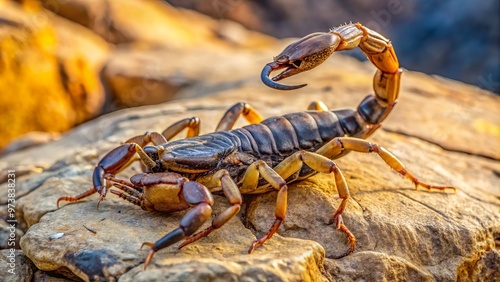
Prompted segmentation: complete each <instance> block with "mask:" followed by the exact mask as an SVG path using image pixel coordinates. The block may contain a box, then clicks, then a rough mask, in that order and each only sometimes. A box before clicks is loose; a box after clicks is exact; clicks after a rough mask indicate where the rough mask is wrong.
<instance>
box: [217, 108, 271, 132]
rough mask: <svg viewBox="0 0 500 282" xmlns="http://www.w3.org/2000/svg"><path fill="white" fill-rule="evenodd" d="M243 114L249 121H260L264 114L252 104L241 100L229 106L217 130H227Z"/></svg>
mask: <svg viewBox="0 0 500 282" xmlns="http://www.w3.org/2000/svg"><path fill="white" fill-rule="evenodd" d="M240 115H243V117H244V118H245V119H246V120H247V121H248V122H249V123H252V124H253V123H260V122H261V121H262V116H261V115H260V114H259V113H258V112H257V111H256V110H255V109H254V108H252V106H250V105H249V104H247V103H245V102H239V103H236V104H234V105H233V106H232V107H231V108H229V109H228V110H227V111H226V113H224V116H223V117H222V118H221V120H220V122H219V124H218V125H217V128H216V129H215V131H227V130H230V129H232V128H233V126H234V124H235V123H236V120H237V119H238V118H239V117H240Z"/></svg>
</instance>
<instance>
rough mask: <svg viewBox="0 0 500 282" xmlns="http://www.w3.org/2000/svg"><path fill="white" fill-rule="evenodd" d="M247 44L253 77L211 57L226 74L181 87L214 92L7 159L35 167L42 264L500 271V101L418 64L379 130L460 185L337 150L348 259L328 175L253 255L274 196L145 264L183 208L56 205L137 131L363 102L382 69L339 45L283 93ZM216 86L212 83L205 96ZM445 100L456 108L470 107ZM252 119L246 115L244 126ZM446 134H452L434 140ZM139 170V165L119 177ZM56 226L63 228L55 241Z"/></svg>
mask: <svg viewBox="0 0 500 282" xmlns="http://www.w3.org/2000/svg"><path fill="white" fill-rule="evenodd" d="M276 50H278V52H279V50H280V47H277V49H276ZM275 53H276V52H275ZM266 54H267V53H266ZM238 55H239V56H238V57H241V58H243V57H245V58H246V59H241V60H247V62H249V63H248V64H247V65H246V71H247V73H246V74H245V73H244V72H242V71H241V72H240V73H238V72H236V71H235V75H234V76H227V75H225V74H226V73H227V72H231V71H232V69H231V68H229V66H224V67H223V68H221V69H218V68H212V69H211V70H212V75H213V76H217V73H219V74H224V75H219V76H218V77H219V79H220V82H217V83H216V82H213V83H211V80H208V81H205V82H199V81H195V82H193V83H192V84H190V85H189V86H186V87H185V88H184V89H183V90H181V91H180V93H179V94H180V95H184V94H186V96H189V95H193V96H196V95H198V96H200V95H201V96H203V94H204V93H205V95H208V94H209V93H211V92H212V91H213V92H216V93H218V94H216V95H210V96H206V97H201V98H196V99H186V100H179V101H175V102H169V103H166V104H162V105H157V106H149V107H142V108H136V109H129V110H124V111H120V112H117V113H113V114H109V115H106V116H104V117H101V118H98V119H96V120H94V121H92V122H89V123H87V124H84V125H82V126H79V127H78V128H76V129H74V130H73V131H72V132H70V133H68V134H67V135H66V136H64V137H62V138H61V139H59V140H58V141H55V142H51V143H49V144H46V145H42V146H39V147H37V148H32V149H28V150H25V151H21V152H18V153H14V154H11V155H8V156H5V157H3V158H2V159H0V167H1V168H2V169H7V168H16V167H17V166H19V167H21V168H22V169H24V171H27V172H26V174H25V175H21V176H18V187H17V191H16V193H17V199H18V201H17V210H16V212H17V216H18V220H19V222H20V224H19V226H21V227H22V226H25V228H22V229H24V231H26V234H25V235H24V236H23V237H22V239H21V248H22V249H23V251H24V252H25V253H26V255H27V256H28V257H29V258H30V259H32V260H33V262H34V263H35V265H36V266H37V267H38V268H39V269H41V270H43V271H48V272H54V273H59V274H62V275H65V276H67V277H69V278H76V277H79V278H81V279H83V280H95V279H97V280H114V279H120V280H122V281H131V280H134V281H136V280H139V281H149V280H155V279H156V280H168V279H170V281H176V280H183V279H197V280H200V281H209V280H211V279H214V277H217V279H219V280H221V281H235V280H249V281H252V280H257V281H262V280H269V281H285V280H287V281H304V280H320V281H321V280H324V281H333V280H342V281H354V280H383V279H385V280H400V281H403V280H406V281H422V280H423V281H425V280H427V281H431V280H441V281H453V280H463V281H467V280H488V279H489V280H492V279H495V277H498V275H499V273H498V257H499V249H498V240H499V238H500V216H499V214H500V200H499V197H500V191H499V189H498V185H497V183H498V171H499V170H500V167H499V163H498V151H497V149H496V147H495V144H497V143H496V142H498V138H499V135H498V131H496V130H484V127H474V126H473V125H474V124H475V123H476V121H478V120H479V121H480V123H481V124H483V125H487V126H486V128H495V127H494V126H495V125H496V124H498V123H499V121H498V117H499V115H498V110H497V109H498V104H499V101H498V100H499V99H498V97H495V96H492V95H491V94H489V93H486V92H483V91H480V90H477V89H475V88H473V87H470V86H467V85H462V84H460V83H456V82H451V81H446V80H439V79H435V78H431V77H427V76H424V75H422V74H418V73H411V72H407V73H405V75H404V78H403V85H402V86H403V87H402V92H401V99H400V101H399V104H398V106H397V108H396V109H395V110H394V113H393V115H391V116H390V117H389V118H388V120H387V122H386V124H385V125H384V128H385V130H379V131H378V132H377V133H376V134H375V135H374V136H373V138H372V141H374V142H377V143H379V144H382V145H383V146H385V147H386V148H388V149H389V150H391V151H392V152H393V153H394V154H395V155H397V156H398V157H399V158H400V159H401V160H402V161H403V162H404V163H405V164H406V165H407V167H408V169H409V170H410V171H413V172H414V173H415V174H416V175H417V176H418V177H419V178H420V179H422V180H425V181H427V182H431V183H436V184H450V185H453V186H456V187H457V188H458V192H457V193H456V194H453V193H449V192H448V193H440V192H430V193H429V192H426V191H415V190H414V189H413V187H412V185H411V183H408V182H407V181H405V180H404V179H401V178H400V177H398V176H397V175H396V174H395V173H394V172H391V171H390V169H389V168H388V167H387V166H386V165H385V164H384V163H383V161H381V160H380V159H379V158H378V157H377V156H374V155H368V154H355V153H352V154H349V155H348V156H346V157H344V158H342V159H339V160H338V161H337V164H338V166H339V167H340V168H341V169H342V170H343V172H344V174H345V175H346V179H347V181H348V184H349V185H350V191H351V195H352V198H351V200H350V201H349V203H348V205H347V208H346V211H345V213H344V221H345V223H346V225H347V226H348V227H349V228H350V229H351V231H352V232H353V233H354V234H355V235H356V236H357V239H358V243H357V249H356V251H355V252H354V253H353V254H352V255H350V256H347V257H345V258H343V259H340V260H334V259H329V258H325V256H326V257H330V256H334V255H336V254H339V253H340V252H342V251H344V250H345V249H346V248H347V245H346V242H345V238H344V236H343V235H342V234H341V233H340V232H338V231H336V230H335V229H334V228H333V227H332V226H330V225H326V222H328V220H329V217H330V216H331V214H332V213H333V211H334V209H335V207H336V206H337V205H338V203H339V202H338V196H337V194H336V190H335V187H334V184H333V182H332V180H331V177H330V176H328V175H317V176H315V177H313V178H311V179H308V180H306V181H302V182H299V183H297V184H294V185H292V187H291V188H290V193H289V198H288V202H289V208H288V212H287V219H286V221H285V223H284V225H283V226H282V227H281V228H280V230H279V231H278V233H279V235H276V236H275V237H273V238H272V239H271V240H270V241H268V242H267V243H266V244H265V245H264V246H262V247H260V248H258V249H257V250H256V251H255V252H254V253H252V254H250V255H248V254H247V253H246V250H247V249H248V247H249V245H250V243H251V242H252V241H253V240H255V238H256V237H258V236H260V235H262V234H263V232H265V231H266V230H267V228H269V226H270V224H271V223H272V221H273V219H274V202H275V193H268V194H264V195H259V196H257V197H255V198H254V199H252V200H251V201H249V202H248V208H247V209H246V215H241V216H240V217H238V218H234V219H232V220H231V221H230V222H229V223H228V224H227V225H226V226H224V227H223V228H221V229H220V230H218V231H216V232H214V233H213V234H211V235H210V236H209V237H207V238H204V239H202V240H200V241H198V242H196V243H194V244H192V245H189V246H187V247H185V248H184V249H182V250H177V248H176V247H175V246H172V247H169V248H167V249H165V250H163V251H160V252H158V253H157V254H156V255H155V257H154V259H153V261H152V263H151V265H150V266H149V268H148V269H147V270H146V271H144V270H142V269H143V262H144V259H145V256H146V254H147V251H146V250H139V247H140V245H141V244H142V242H145V241H155V240H157V239H158V238H160V237H161V236H163V235H164V234H166V233H167V232H168V231H170V230H172V229H174V228H175V227H176V226H177V224H178V222H179V220H180V218H181V217H182V215H183V214H184V212H180V213H174V214H160V213H149V212H145V211H142V210H140V209H139V208H137V207H135V206H133V205H131V204H129V203H126V202H124V201H122V200H120V199H117V198H116V197H113V195H109V196H108V197H107V198H106V200H105V201H104V202H103V203H101V206H100V209H99V210H97V209H96V208H95V204H96V196H92V197H89V199H88V200H86V201H83V202H81V203H75V204H67V205H64V206H63V207H62V208H60V209H56V199H57V198H58V197H60V196H63V195H68V194H69V195H74V194H78V193H80V192H82V191H84V190H86V189H88V188H89V187H90V185H91V180H90V179H91V172H92V168H93V166H94V165H95V164H96V163H97V162H98V160H99V158H100V157H102V156H103V155H104V154H105V153H106V152H107V151H109V150H110V149H112V148H114V147H116V146H117V145H118V144H120V142H121V141H123V140H125V139H127V138H128V137H130V136H134V135H138V134H141V133H143V132H144V131H147V130H150V131H152V130H155V131H161V130H162V129H163V128H164V127H166V126H167V125H168V124H171V123H172V122H174V121H176V120H179V119H181V118H185V117H189V116H198V117H200V119H201V120H202V131H203V132H205V133H206V132H210V131H211V130H212V129H213V127H214V126H215V124H216V123H217V121H218V119H219V118H220V116H221V115H222V113H223V111H224V110H225V109H226V108H227V107H228V106H230V105H232V104H234V103H235V102H238V101H247V102H249V103H251V104H252V105H253V106H254V107H255V108H256V109H258V110H259V111H260V112H261V114H262V115H264V116H272V115H278V114H282V113H288V112H292V111H300V110H303V109H304V108H306V106H307V104H308V103H309V102H310V101H312V100H323V101H324V102H325V103H326V104H328V105H330V106H331V107H332V108H339V107H355V106H356V104H357V103H358V101H360V100H361V99H362V97H363V96H364V95H365V94H364V93H367V92H369V91H370V90H369V88H370V85H371V79H372V73H373V67H371V66H370V65H367V64H364V63H359V62H357V61H355V60H354V59H350V58H346V57H343V56H334V58H332V59H330V60H329V61H327V62H326V63H325V64H326V65H325V66H322V67H321V68H320V69H317V70H314V71H311V72H310V73H305V74H303V75H302V76H300V77H297V78H295V79H294V81H295V82H302V81H304V82H305V81H307V82H309V86H308V88H305V89H304V90H302V91H296V92H295V93H292V92H286V93H282V92H278V91H275V90H271V89H267V88H266V87H265V86H262V85H261V84H260V81H259V79H258V75H256V74H258V72H259V69H260V67H261V66H262V65H263V64H264V63H265V62H266V61H267V60H269V59H270V58H271V56H268V57H267V58H266V56H265V54H264V55H262V54H254V53H244V52H243V53H241V54H240V53H238ZM211 58H212V57H211V56H208V57H207V58H204V57H203V56H201V55H200V56H199V57H198V60H199V62H200V64H199V65H200V70H199V71H201V72H203V71H205V70H204V68H207V69H208V67H207V65H208V64H204V63H203V60H204V59H205V60H207V61H209V60H210V59H211ZM180 60H183V59H182V56H180ZM340 66H343V67H342V68H341V67H340ZM234 70H236V67H234ZM234 79H237V80H238V81H239V82H238V83H236V82H234ZM288 82H289V83H293V81H288ZM207 85H208V86H210V87H211V89H210V91H209V93H208V94H207V93H206V92H205V91H206V90H207ZM228 85H229V86H228ZM471 92H473V93H474V94H475V96H474V97H475V98H473V97H472V96H471ZM188 93H189V95H187V94H188ZM283 101H287V102H286V103H283ZM443 104H445V105H447V107H443ZM419 108H425V109H426V110H425V111H421V110H418V109H419ZM443 108H452V109H455V112H459V111H460V112H461V113H462V114H461V115H460V117H461V118H460V119H456V116H455V115H451V116H450V115H449V114H447V113H448V112H447V109H446V110H444V111H443V110H442V109H443ZM450 111H451V110H450ZM452 121H453V122H452ZM455 122H456V123H455ZM243 124H245V123H244V122H243V121H239V122H238V124H237V126H240V125H243ZM447 127H456V128H461V129H462V130H452V129H448V128H447ZM465 129H467V130H465ZM445 130H448V131H445ZM433 132H434V135H433V134H432V133H433ZM438 133H443V136H445V137H446V138H438V137H439V136H438V137H435V138H434V139H432V138H431V137H433V136H435V135H436V134H438ZM447 134H449V135H447ZM438 135H439V134H438ZM455 140H461V141H460V143H458V142H456V141H455ZM470 144H475V145H477V146H470ZM479 144H482V145H479ZM457 148H458V149H457ZM475 150H476V151H475ZM30 165H31V166H32V167H34V168H33V169H31V170H29V168H30ZM138 171H139V170H138V168H137V167H131V168H130V169H129V170H127V171H125V172H124V173H122V174H121V176H122V177H124V178H126V177H129V176H131V175H132V174H134V173H137V172H138ZM0 193H1V194H0V199H2V202H3V203H5V201H6V198H7V195H6V194H5V192H4V191H3V190H2V191H0ZM215 199H216V204H215V207H214V210H215V212H214V213H215V214H218V213H220V211H221V210H223V209H224V207H227V205H228V204H227V202H226V200H225V199H224V198H223V197H219V196H216V198H215ZM26 229H27V230H26ZM58 233H64V235H63V236H62V237H61V238H58V239H51V236H54V235H55V234H58ZM310 240H313V241H310ZM316 242H317V243H316ZM495 242H496V243H495ZM318 243H319V244H318Z"/></svg>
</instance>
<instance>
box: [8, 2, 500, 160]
mask: <svg viewBox="0 0 500 282" xmlns="http://www.w3.org/2000/svg"><path fill="white" fill-rule="evenodd" d="M499 11H500V1H498V0H483V1H474V0H442V1H416V0H381V1H367V0H344V1H341V0H330V1H327V0H315V1H306V0H286V1H285V0H267V1H264V0H255V1H244V0H169V1H160V0H149V1H148V0H17V1H13V0H0V112H1V116H2V118H1V119H0V128H1V129H2V131H1V133H2V137H3V138H1V139H0V150H2V149H3V153H4V154H5V153H8V152H12V151H15V150H19V149H22V148H25V147H28V146H31V145H34V144H38V143H43V142H48V141H50V140H54V139H57V138H58V137H59V133H60V132H65V131H67V130H69V129H71V128H72V127H74V126H77V125H79V124H81V123H83V122H85V121H88V120H90V119H93V118H95V117H97V116H100V115H102V114H104V113H109V112H112V111H115V110H118V109H123V108H127V107H135V106H142V105H149V104H157V103H162V102H165V101H169V100H172V99H182V98H193V97H191V96H189V95H188V94H187V93H188V92H189V91H184V90H186V89H188V88H189V87H191V88H190V89H192V88H193V87H198V90H199V91H197V92H196V93H202V95H209V94H211V93H216V92H217V91H222V90H223V89H228V88H230V87H232V86H234V83H237V82H238V81H239V82H241V81H244V80H245V79H248V77H249V76H250V75H254V76H256V75H257V74H253V73H252V74H249V73H248V70H245V69H244V68H243V67H241V66H244V65H247V64H248V63H249V62H250V61H251V60H255V58H261V59H260V60H262V61H263V62H264V61H266V60H269V59H270V58H271V54H274V53H276V50H279V49H276V44H280V42H279V41H278V40H277V39H280V38H285V37H302V36H304V35H306V34H308V33H311V32H315V31H327V30H328V29H329V28H333V27H335V26H338V25H340V24H343V23H346V22H347V23H348V22H351V21H352V22H358V21H359V22H360V23H362V24H363V25H365V26H367V27H369V28H372V29H374V30H376V31H379V32H380V33H381V34H384V35H385V36H386V37H387V38H390V39H391V40H392V42H393V45H394V46H395V49H396V52H397V54H398V58H399V60H400V63H401V65H402V66H403V67H404V68H406V69H409V70H414V71H421V72H424V73H427V74H436V75H439V76H443V77H446V78H450V79H454V80H458V81H462V82H464V83H467V84H472V85H475V86H477V87H478V88H481V89H484V90H487V91H490V92H493V93H496V94H498V93H499V92H500V67H499V64H500V62H499V60H500V55H499V52H500V23H499V16H498V15H499ZM280 48H281V47H280ZM348 54H350V55H352V56H354V57H357V58H359V59H361V60H365V57H364V56H363V54H362V53H361V52H359V51H353V52H350V53H348ZM228 58H230V59H229V60H228ZM245 71H247V72H245ZM252 71H253V70H252ZM252 77H253V76H252ZM230 78H234V79H233V81H231V80H230ZM224 79H225V80H224ZM238 79H239V80H238ZM239 82H238V83H239ZM214 85H217V87H215V86H214ZM200 89H201V90H200ZM200 91H201V92H200ZM12 140H15V142H14V143H11V141H12ZM8 144H10V145H8Z"/></svg>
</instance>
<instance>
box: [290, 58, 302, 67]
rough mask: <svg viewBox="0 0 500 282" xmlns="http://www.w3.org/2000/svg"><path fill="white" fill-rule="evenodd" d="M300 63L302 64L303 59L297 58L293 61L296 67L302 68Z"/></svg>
mask: <svg viewBox="0 0 500 282" xmlns="http://www.w3.org/2000/svg"><path fill="white" fill-rule="evenodd" d="M300 64H302V60H295V61H293V62H292V65H293V66H294V67H296V68H300Z"/></svg>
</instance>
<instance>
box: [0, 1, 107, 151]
mask: <svg viewBox="0 0 500 282" xmlns="http://www.w3.org/2000/svg"><path fill="white" fill-rule="evenodd" d="M0 6H1V9H0V19H1V24H0V49H1V51H2V53H1V57H0V89H1V90H0V91H1V92H0V112H1V113H2V119H1V120H0V127H1V128H2V133H3V134H2V138H1V141H0V147H3V146H5V145H6V144H7V143H8V142H9V141H10V140H12V139H13V138H15V137H16V136H19V135H21V134H24V133H27V132H30V131H49V132H61V131H65V130H68V129H69V128H71V127H73V126H74V125H76V124H79V123H81V122H83V121H86V120H88V119H90V118H91V117H94V116H96V115H97V114H99V113H100V111H101V108H102V106H103V103H104V98H105V97H104V91H103V88H102V85H101V82H100V80H99V70H100V68H101V67H102V63H103V59H104V58H105V57H104V56H105V54H106V52H107V44H106V43H105V42H104V41H102V40H101V39H100V38H99V37H98V36H95V35H93V34H91V33H90V32H87V31H86V30H85V29H84V28H82V27H80V26H78V25H76V24H73V23H71V22H68V21H66V20H64V19H60V18H57V17H54V15H53V14H52V13H51V12H48V11H46V10H42V9H36V8H35V9H28V10H23V9H22V8H21V7H20V6H18V5H16V4H13V3H0ZM77 34H78V36H75V35H77Z"/></svg>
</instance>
